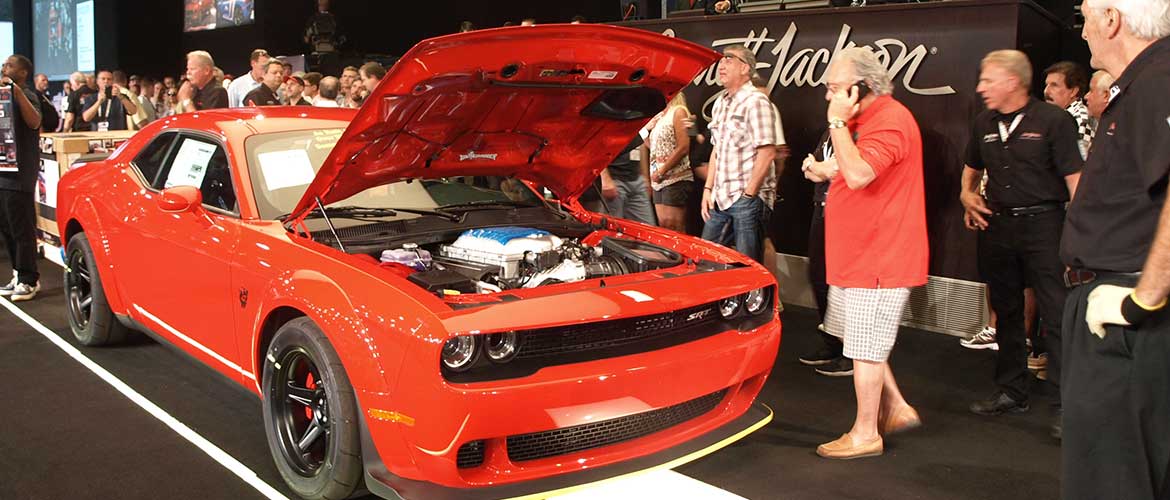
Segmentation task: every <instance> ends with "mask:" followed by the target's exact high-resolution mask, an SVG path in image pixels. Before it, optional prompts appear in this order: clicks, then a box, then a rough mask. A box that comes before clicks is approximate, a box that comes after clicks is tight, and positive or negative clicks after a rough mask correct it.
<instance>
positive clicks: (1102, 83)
mask: <svg viewBox="0 0 1170 500" xmlns="http://www.w3.org/2000/svg"><path fill="white" fill-rule="evenodd" d="M1111 88H1113V75H1110V74H1109V72H1108V71H1105V70H1097V72H1095V73H1093V77H1092V78H1090V79H1089V92H1087V93H1086V94H1085V107H1086V108H1088V109H1089V118H1092V119H1093V130H1094V131H1096V129H1097V124H1098V123H1099V120H1100V119H1101V113H1104V112H1105V106H1107V105H1108V104H1109V89H1111Z"/></svg>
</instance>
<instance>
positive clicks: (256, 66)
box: [227, 49, 269, 108]
mask: <svg viewBox="0 0 1170 500" xmlns="http://www.w3.org/2000/svg"><path fill="white" fill-rule="evenodd" d="M268 59H269V57H268V51H266V50H264V49H256V50H253V51H252V56H251V58H250V59H249V60H250V61H251V64H252V70H251V71H250V72H248V74H245V75H240V77H239V78H236V79H235V80H232V83H231V85H228V88H227V91H228V107H231V108H238V107H241V106H243V105H244V96H246V95H248V93H249V92H251V91H253V90H256V87H259V86H260V84H262V83H264V68H265V67H266V66H267V65H268Z"/></svg>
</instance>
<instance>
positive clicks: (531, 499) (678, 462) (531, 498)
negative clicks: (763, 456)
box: [508, 403, 773, 500]
mask: <svg viewBox="0 0 1170 500" xmlns="http://www.w3.org/2000/svg"><path fill="white" fill-rule="evenodd" d="M761 404H762V405H763V403H761ZM763 406H764V408H767V409H768V415H767V416H766V417H764V418H762V419H760V421H759V422H756V423H754V424H752V426H751V427H748V428H747V429H744V430H742V431H739V432H738V433H736V434H734V435H731V436H728V437H727V438H725V439H723V440H722V441H719V442H718V443H715V444H712V445H711V446H708V447H706V448H703V449H701V450H697V451H694V452H691V453H688V454H686V455H683V456H681V457H678V458H676V459H674V460H671V461H669V462H666V463H663V464H659V465H655V466H653V467H647V468H645V469H642V470H638V471H634V472H627V473H625V474H622V475H619V476H614V477H610V478H606V479H602V480H600V481H593V482H591V483H585V484H579V485H576V486H569V487H567V488H561V489H559V490H552V491H545V492H541V493H533V494H531V495H524V496H522V497H513V498H510V499H508V500H541V499H545V498H549V497H552V496H556V495H567V494H569V493H573V492H575V491H580V490H583V489H586V488H592V487H595V486H600V485H602V484H606V483H610V482H614V481H620V480H624V479H629V478H632V477H634V476H639V475H642V474H646V473H648V472H654V471H658V470H663V469H673V468H675V467H679V466H682V465H685V464H688V463H690V462H694V461H695V460H698V459H700V458H703V457H705V456H707V455H710V454H712V453H715V452H716V451H719V450H721V449H723V448H726V447H728V446H730V445H731V444H732V443H734V442H736V441H739V440H740V439H743V438H745V437H747V436H748V434H751V433H753V432H756V431H757V430H759V429H760V428H761V427H763V426H765V425H768V423H769V422H771V421H772V416H773V412H772V408H771V407H769V406H768V405H763Z"/></svg>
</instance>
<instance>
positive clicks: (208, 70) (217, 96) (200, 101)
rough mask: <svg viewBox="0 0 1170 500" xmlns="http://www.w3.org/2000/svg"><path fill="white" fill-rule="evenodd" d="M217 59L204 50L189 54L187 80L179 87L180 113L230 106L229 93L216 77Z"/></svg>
mask: <svg viewBox="0 0 1170 500" xmlns="http://www.w3.org/2000/svg"><path fill="white" fill-rule="evenodd" d="M215 70H216V67H215V60H214V59H212V58H211V54H208V53H207V52H205V51H202V50H196V51H194V52H191V53H189V54H187V81H186V82H184V83H183V86H182V87H180V88H179V106H178V108H177V111H178V112H180V113H190V112H192V111H199V110H201V109H215V108H226V107H228V93H227V90H226V89H224V88H223V86H221V85H219V83H218V82H217V81H216V78H215Z"/></svg>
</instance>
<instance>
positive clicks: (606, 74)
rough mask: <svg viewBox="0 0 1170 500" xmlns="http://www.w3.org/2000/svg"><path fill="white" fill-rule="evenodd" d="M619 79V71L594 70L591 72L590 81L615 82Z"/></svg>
mask: <svg viewBox="0 0 1170 500" xmlns="http://www.w3.org/2000/svg"><path fill="white" fill-rule="evenodd" d="M614 78H617V71H601V70H594V71H590V72H589V79H590V80H613V79H614Z"/></svg>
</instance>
